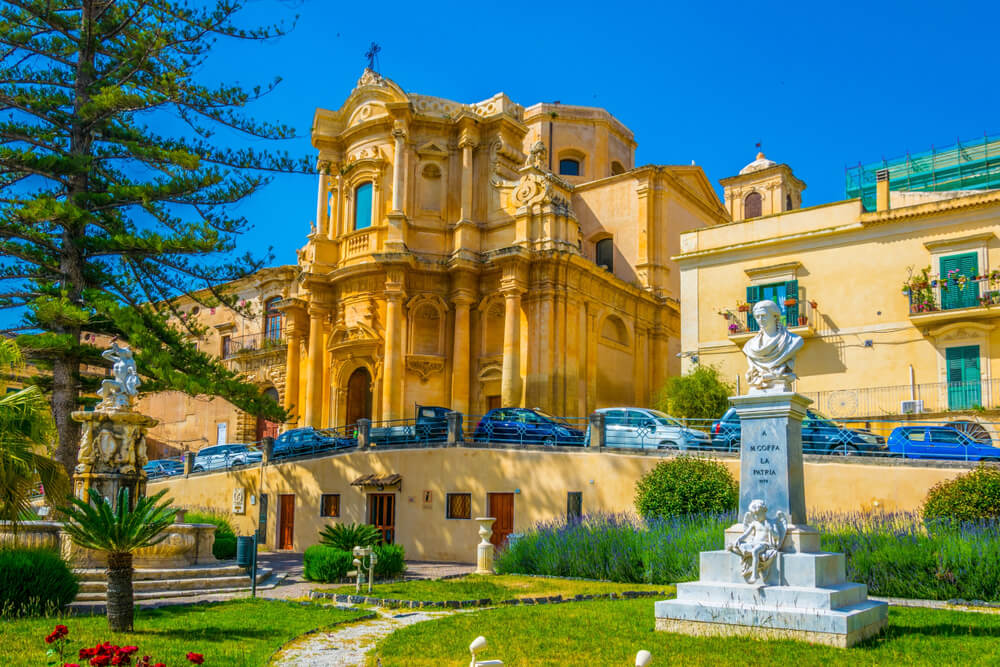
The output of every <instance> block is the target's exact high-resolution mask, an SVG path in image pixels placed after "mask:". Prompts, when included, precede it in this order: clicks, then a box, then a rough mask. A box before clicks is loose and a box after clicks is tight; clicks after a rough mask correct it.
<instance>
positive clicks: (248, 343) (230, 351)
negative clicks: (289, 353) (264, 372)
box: [222, 333, 288, 373]
mask: <svg viewBox="0 0 1000 667" xmlns="http://www.w3.org/2000/svg"><path fill="white" fill-rule="evenodd" d="M287 348H288V342H287V341H286V340H285V339H284V338H282V337H281V336H276V335H274V334H273V333H253V334H246V335H245V336H234V337H232V338H228V339H225V340H224V341H223V349H222V361H223V363H225V364H226V366H227V367H228V368H229V369H230V370H233V371H236V372H238V373H242V372H248V371H252V370H256V369H258V368H262V367H264V366H283V365H284V364H285V350H286V349H287Z"/></svg>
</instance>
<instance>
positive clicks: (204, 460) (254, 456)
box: [191, 445, 264, 472]
mask: <svg viewBox="0 0 1000 667" xmlns="http://www.w3.org/2000/svg"><path fill="white" fill-rule="evenodd" d="M263 458H264V454H263V453H262V452H261V451H260V450H258V449H251V448H250V447H249V446H247V445H215V446H214V447H205V448H204V449H201V450H199V451H198V453H197V454H195V457H194V464H193V465H192V466H191V471H192V472H206V471H209V470H226V469H228V468H232V467H233V466H241V465H246V464H248V463H260V461H261V459H263Z"/></svg>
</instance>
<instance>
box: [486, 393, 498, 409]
mask: <svg viewBox="0 0 1000 667" xmlns="http://www.w3.org/2000/svg"><path fill="white" fill-rule="evenodd" d="M499 409H500V397H499V396H487V397H486V411H487V412H489V411H490V410H499Z"/></svg>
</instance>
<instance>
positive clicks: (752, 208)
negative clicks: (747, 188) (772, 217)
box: [743, 192, 763, 219]
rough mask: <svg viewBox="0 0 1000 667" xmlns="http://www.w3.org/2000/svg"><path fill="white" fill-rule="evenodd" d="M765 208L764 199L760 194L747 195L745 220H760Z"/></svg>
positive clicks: (744, 206)
mask: <svg viewBox="0 0 1000 667" xmlns="http://www.w3.org/2000/svg"><path fill="white" fill-rule="evenodd" d="M762 206H763V199H762V198H761V196H760V193H759V192H751V193H750V194H748V195H747V197H746V199H744V200H743V217H744V218H747V219H749V218H759V217H760V215H761V209H762Z"/></svg>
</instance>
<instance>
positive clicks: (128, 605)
mask: <svg viewBox="0 0 1000 667" xmlns="http://www.w3.org/2000/svg"><path fill="white" fill-rule="evenodd" d="M107 607H108V628H109V629H110V630H111V632H131V631H132V623H133V615H134V613H135V605H134V602H133V599H132V554H130V553H109V554H108V602H107Z"/></svg>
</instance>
